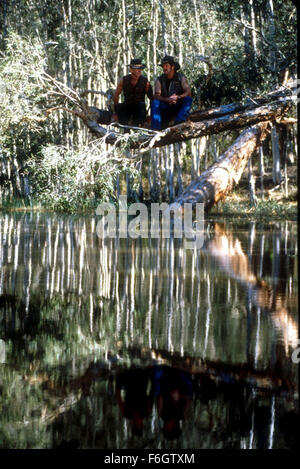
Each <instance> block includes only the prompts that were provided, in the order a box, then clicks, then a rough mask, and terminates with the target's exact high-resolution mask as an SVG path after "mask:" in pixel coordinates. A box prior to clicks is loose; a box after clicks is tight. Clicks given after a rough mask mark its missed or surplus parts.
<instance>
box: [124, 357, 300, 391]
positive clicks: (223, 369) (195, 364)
mask: <svg viewBox="0 0 300 469" xmlns="http://www.w3.org/2000/svg"><path fill="white" fill-rule="evenodd" d="M132 354H133V355H134V357H135V358H136V359H137V358H138V357H140V358H141V360H143V361H145V360H146V359H147V358H148V359H150V358H151V359H156V360H159V361H160V362H161V363H163V364H165V365H169V366H173V367H175V368H179V369H184V370H186V371H188V372H189V373H191V374H193V375H206V376H210V377H211V378H213V379H216V380H218V381H224V382H228V380H230V379H232V380H234V381H235V382H239V383H241V384H246V385H250V386H251V387H253V388H257V389H261V390H266V391H272V392H292V391H294V390H295V388H296V383H294V382H292V380H291V379H290V378H288V377H283V376H280V374H279V373H278V370H276V371H275V370H272V369H264V370H257V369H255V368H254V367H253V366H252V365H251V364H249V363H246V364H235V365H232V364H227V363H223V362H221V361H210V360H203V359H201V358H197V357H188V356H182V355H181V354H180V353H176V352H175V353H174V352H172V353H170V352H168V351H166V350H155V351H154V350H143V352H141V351H140V350H139V349H132Z"/></svg>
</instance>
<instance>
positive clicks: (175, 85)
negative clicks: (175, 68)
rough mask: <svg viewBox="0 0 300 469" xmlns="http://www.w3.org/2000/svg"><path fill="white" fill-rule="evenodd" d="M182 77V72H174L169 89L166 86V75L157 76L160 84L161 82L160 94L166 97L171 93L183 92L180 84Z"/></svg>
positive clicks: (178, 93)
mask: <svg viewBox="0 0 300 469" xmlns="http://www.w3.org/2000/svg"><path fill="white" fill-rule="evenodd" d="M182 77H183V75H182V73H175V75H174V77H173V78H172V80H171V81H170V84H169V89H168V88H167V79H166V76H165V75H164V74H163V75H161V76H160V77H158V79H159V81H160V84H161V95H162V96H163V97H164V98H167V97H168V96H171V95H172V94H177V95H180V94H182V93H184V89H183V88H182V85H181V80H182Z"/></svg>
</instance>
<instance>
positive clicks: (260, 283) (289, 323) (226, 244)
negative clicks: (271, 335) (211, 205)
mask: <svg viewBox="0 0 300 469" xmlns="http://www.w3.org/2000/svg"><path fill="white" fill-rule="evenodd" d="M205 247H206V250H207V252H208V253H209V254H211V255H212V256H213V257H214V258H215V259H217V261H218V264H219V266H220V267H221V269H222V270H223V271H224V272H226V274H228V275H229V276H230V277H232V278H234V279H236V280H237V281H238V282H239V283H241V284H242V285H244V286H246V287H247V288H249V289H250V290H249V291H250V292H251V300H252V301H253V303H254V304H255V305H257V306H258V307H260V308H262V309H263V310H265V311H268V312H271V313H272V316H271V319H272V321H273V323H274V325H275V327H276V328H277V329H278V331H279V332H280V334H281V335H282V336H283V338H284V343H285V344H286V351H287V352H288V346H291V347H294V348H295V347H297V344H298V325H297V323H296V321H295V320H294V319H293V318H292V317H291V315H290V314H289V312H288V310H287V298H286V296H285V295H283V293H282V292H278V291H276V290H274V289H273V288H272V287H271V286H270V285H268V284H267V283H266V282H265V281H264V280H261V279H260V278H258V277H257V276H256V275H255V274H254V273H253V271H252V269H251V266H250V265H249V260H248V257H247V256H246V254H245V253H244V252H243V249H242V246H241V243H240V241H239V239H238V238H237V237H235V238H234V237H233V235H232V233H231V232H230V233H226V231H225V229H224V228H223V227H222V226H221V225H220V224H219V223H216V224H215V236H214V238H213V239H212V240H209V241H208V242H207V244H206V246H205ZM290 301H291V302H292V304H293V305H294V306H295V307H296V304H297V298H296V297H294V298H291V300H290Z"/></svg>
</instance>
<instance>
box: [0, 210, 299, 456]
mask: <svg viewBox="0 0 300 469" xmlns="http://www.w3.org/2000/svg"><path fill="white" fill-rule="evenodd" d="M96 224H97V220H96V219H95V218H79V217H77V218H74V217H63V216H61V217H60V216H55V215H48V214H44V213H26V214H21V213H14V214H0V447H1V448H105V449H108V448H109V449H113V448H120V449H121V448H157V449H165V448H174V449H175V448H181V449H187V448H199V449H201V448H211V449H213V448H253V449H255V448H291V447H294V446H295V445H296V439H297V436H298V435H297V432H298V429H297V424H296V422H297V418H298V417H297V416H298V388H297V383H298V378H297V365H296V364H294V363H293V361H292V359H291V357H292V353H293V351H294V350H295V349H296V347H297V344H298V341H297V340H298V325H297V294H298V277H297V271H298V266H297V226H296V224H295V223H293V222H283V223H275V222H270V223H267V224H261V223H259V224H258V223H254V222H228V221H226V222H225V221H223V222H220V221H218V222H216V221H213V220H208V221H206V223H205V242H204V245H203V247H202V248H201V249H200V250H185V249H184V248H183V244H182V241H181V240H177V239H175V240H174V239H152V240H151V239H136V240H133V239H121V240H120V239H106V240H105V241H102V240H101V239H99V238H98V237H97V234H96ZM296 356H297V354H296ZM298 356H299V355H298Z"/></svg>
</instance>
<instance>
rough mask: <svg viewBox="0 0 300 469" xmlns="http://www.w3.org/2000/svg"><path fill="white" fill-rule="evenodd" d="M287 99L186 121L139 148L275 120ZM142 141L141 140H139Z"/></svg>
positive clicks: (157, 145)
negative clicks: (222, 114)
mask: <svg viewBox="0 0 300 469" xmlns="http://www.w3.org/2000/svg"><path fill="white" fill-rule="evenodd" d="M290 105H291V101H290V99H289V98H280V99H279V100H278V101H275V102H273V103H270V104H267V105H265V106H261V107H257V108H255V109H251V110H247V111H244V112H239V113H235V114H233V115H232V114H228V115H226V116H222V117H217V118H215V119H208V120H204V121H200V122H191V121H186V122H184V123H182V124H179V125H176V126H174V127H169V128H167V129H166V130H165V131H163V132H160V133H159V134H158V135H156V136H155V137H153V138H152V141H151V140H150V139H149V137H148V138H147V139H146V141H145V143H142V142H140V145H141V147H143V146H144V145H145V144H146V145H150V146H151V147H152V146H154V147H160V146H164V145H169V144H172V143H177V142H184V141H187V140H190V139H191V138H199V137H203V136H204V135H213V134H217V133H220V132H224V131H225V130H235V129H241V128H244V127H248V126H251V125H253V124H256V123H258V122H263V121H268V120H275V119H276V118H278V117H280V116H281V115H282V114H284V113H285V112H286V111H287V110H288V109H289V107H290ZM141 140H142V139H141Z"/></svg>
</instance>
